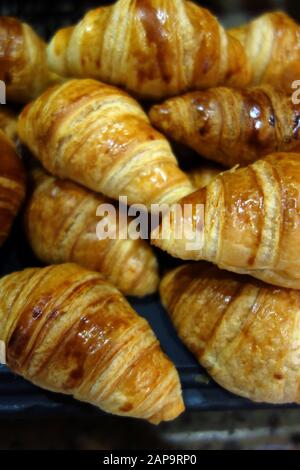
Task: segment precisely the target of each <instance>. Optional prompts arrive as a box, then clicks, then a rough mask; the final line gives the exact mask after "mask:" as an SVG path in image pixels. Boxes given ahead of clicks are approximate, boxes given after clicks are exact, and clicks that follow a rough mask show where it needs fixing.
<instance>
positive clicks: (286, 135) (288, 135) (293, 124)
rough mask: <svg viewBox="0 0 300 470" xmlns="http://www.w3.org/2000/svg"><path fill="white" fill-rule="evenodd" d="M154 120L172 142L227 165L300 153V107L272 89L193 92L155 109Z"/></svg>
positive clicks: (227, 89)
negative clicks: (270, 155)
mask: <svg viewBox="0 0 300 470" xmlns="http://www.w3.org/2000/svg"><path fill="white" fill-rule="evenodd" d="M149 116H150V120H151V122H152V123H153V124H154V125H155V126H156V127H157V128H158V129H160V130H161V131H162V132H164V133H165V134H166V135H168V136H169V137H171V138H172V139H174V140H176V141H178V142H181V143H184V144H186V145H188V146H189V147H191V148H193V149H194V150H196V152H198V153H199V154H201V155H203V156H204V157H206V158H209V159H210V160H214V161H216V162H219V163H221V164H223V165H224V166H227V167H231V166H234V165H236V164H241V165H247V164H249V163H252V162H253V161H255V160H257V159H258V158H260V157H262V156H265V155H268V154H269V153H272V152H277V151H284V152H292V151H300V104H293V101H292V99H291V95H290V96H286V95H285V93H284V92H282V91H278V90H276V89H275V88H273V87H272V86H269V85H264V86H260V87H255V88H249V89H245V90H236V89H232V88H225V87H219V88H212V89H210V90H207V91H202V92H194V93H187V94H186V95H183V96H180V97H176V98H171V99H169V100H167V101H165V102H164V103H162V104H159V105H156V106H154V107H153V108H152V109H151V111H150V114H149Z"/></svg>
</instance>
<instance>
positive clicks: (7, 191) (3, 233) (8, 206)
mask: <svg viewBox="0 0 300 470" xmlns="http://www.w3.org/2000/svg"><path fill="white" fill-rule="evenodd" d="M24 197H25V173H24V169H23V166H22V163H21V160H20V159H19V157H18V155H17V153H16V149H15V147H14V145H13V143H12V142H11V141H10V140H9V139H8V137H6V135H5V134H4V132H3V131H2V130H1V129H0V246H1V245H2V244H3V242H4V241H5V240H6V238H7V236H8V234H9V232H10V229H11V226H12V223H13V221H14V219H15V217H16V215H17V213H18V211H19V209H20V206H21V204H22V202H23V199H24Z"/></svg>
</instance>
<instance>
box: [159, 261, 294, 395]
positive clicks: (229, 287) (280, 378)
mask: <svg viewBox="0 0 300 470" xmlns="http://www.w3.org/2000/svg"><path fill="white" fill-rule="evenodd" d="M160 290H161V299H162V302H163V304H164V306H165V307H166V309H167V311H168V312H169V314H170V316H171V319H172V321H173V324H174V326H175V328H176V330H177V332H178V334H179V336H180V338H181V339H182V340H183V342H184V343H185V344H186V345H187V346H188V348H189V349H190V350H191V351H192V352H193V354H194V355H195V356H196V358H197V359H198V360H199V362H200V364H201V365H202V366H204V367H205V368H206V369H207V371H208V373H209V374H210V375H211V376H212V378H213V379H214V380H215V381H216V382H218V383H219V384H220V385H221V386H223V387H224V388H226V389H227V390H230V391H231V392H233V393H235V394H237V395H241V396H243V397H246V398H250V399H251V400H254V401H257V402H268V403H274V404H280V403H281V404H283V403H292V402H297V403H300V370H299V354H300V342H299V336H300V322H299V319H300V292H299V291H295V290H291V289H279V288H275V287H272V286H268V285H267V284H264V283H261V282H259V281H255V280H254V279H251V278H249V277H242V276H236V275H234V274H231V273H227V272H225V271H219V270H218V269H217V268H215V267H212V266H210V265H208V264H206V263H199V264H193V265H185V266H181V267H179V268H178V269H176V270H174V271H172V272H170V273H169V274H167V275H166V276H165V278H164V279H163V281H162V283H161V288H160Z"/></svg>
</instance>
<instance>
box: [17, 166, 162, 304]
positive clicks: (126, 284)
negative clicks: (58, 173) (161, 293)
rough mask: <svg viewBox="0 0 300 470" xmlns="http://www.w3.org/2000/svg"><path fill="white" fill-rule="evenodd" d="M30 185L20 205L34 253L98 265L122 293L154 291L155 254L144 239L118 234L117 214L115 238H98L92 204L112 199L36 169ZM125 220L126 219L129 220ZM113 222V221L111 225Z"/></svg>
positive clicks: (53, 260) (47, 260)
mask: <svg viewBox="0 0 300 470" xmlns="http://www.w3.org/2000/svg"><path fill="white" fill-rule="evenodd" d="M33 180H35V189H34V191H33V193H32V195H31V197H30V198H29V200H28V203H27V205H26V208H25V217H24V218H25V228H26V234H27V237H28V240H29V242H30V245H31V247H32V248H33V251H34V252H35V254H36V256H37V257H38V258H40V259H41V260H42V261H44V262H45V263H47V264H54V263H64V262H68V261H71V262H75V263H78V264H80V265H81V266H84V267H86V268H88V269H91V270H93V271H99V272H101V273H102V274H104V275H105V277H106V278H107V279H108V280H109V281H110V282H112V283H113V284H114V285H115V286H116V287H118V289H120V290H121V291H122V292H123V293H124V294H125V295H132V296H138V297H143V296H145V295H147V294H153V293H154V292H156V290H157V287H158V282H159V276H158V263H157V260H156V257H155V255H154V253H153V251H152V249H151V247H150V246H149V245H148V244H147V242H146V241H145V240H141V239H138V240H132V239H130V238H128V240H127V239H126V240H124V239H120V238H119V239H118V234H119V227H122V224H121V226H120V225H119V213H118V210H117V209H116V217H117V220H116V221H114V220H110V227H109V228H110V230H112V233H113V232H114V231H113V228H115V231H116V233H115V236H116V239H110V238H107V239H98V237H97V234H96V228H97V223H98V222H99V221H100V219H99V218H97V216H96V213H97V208H98V207H99V206H100V205H103V204H111V201H110V200H109V199H107V198H105V197H104V196H100V195H95V194H93V193H92V192H90V191H88V190H87V189H85V188H83V187H81V186H78V185H76V184H75V183H72V182H69V181H67V180H58V179H56V178H53V177H51V176H48V175H46V174H45V173H44V172H43V171H41V170H35V171H34V172H33ZM128 222H129V221H128ZM113 224H114V227H113Z"/></svg>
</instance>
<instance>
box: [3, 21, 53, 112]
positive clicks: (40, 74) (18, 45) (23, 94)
mask: <svg viewBox="0 0 300 470" xmlns="http://www.w3.org/2000/svg"><path fill="white" fill-rule="evenodd" d="M57 79H58V77H57V76H56V75H55V74H53V73H51V72H50V71H49V69H48V65H47V58H46V44H45V42H44V41H43V40H42V39H41V38H40V37H39V36H38V35H37V34H36V33H35V32H34V31H33V30H32V28H31V27H30V26H29V25H28V24H26V23H22V22H21V21H19V20H17V19H16V18H10V17H7V16H1V17H0V80H2V81H4V83H5V85H6V96H7V99H8V100H11V101H16V102H21V103H23V102H28V101H30V100H32V99H33V98H35V97H36V96H38V95H39V94H40V93H41V92H42V91H43V90H45V88H47V86H48V85H49V84H50V83H51V82H53V81H56V80H57Z"/></svg>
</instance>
